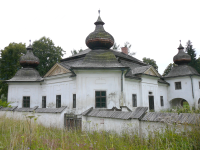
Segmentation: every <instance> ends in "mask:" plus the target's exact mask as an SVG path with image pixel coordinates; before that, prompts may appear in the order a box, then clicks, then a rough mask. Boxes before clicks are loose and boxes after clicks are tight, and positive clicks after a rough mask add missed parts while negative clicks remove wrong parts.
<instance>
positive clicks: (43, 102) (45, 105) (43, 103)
mask: <svg viewBox="0 0 200 150" xmlns="http://www.w3.org/2000/svg"><path fill="white" fill-rule="evenodd" d="M44 97H45V99H43V98H44ZM42 108H47V97H46V96H42Z"/></svg>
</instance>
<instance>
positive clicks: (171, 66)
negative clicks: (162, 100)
mask: <svg viewBox="0 0 200 150" xmlns="http://www.w3.org/2000/svg"><path fill="white" fill-rule="evenodd" d="M175 66H177V65H176V64H175V63H173V64H172V63H170V64H169V65H168V66H167V68H166V69H165V71H164V72H163V74H162V75H163V76H166V75H168V74H169V72H170V71H171V70H172V68H173V67H175Z"/></svg>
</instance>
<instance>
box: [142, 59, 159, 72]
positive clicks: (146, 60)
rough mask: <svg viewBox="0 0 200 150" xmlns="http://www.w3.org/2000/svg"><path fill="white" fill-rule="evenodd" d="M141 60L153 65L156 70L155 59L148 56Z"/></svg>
mask: <svg viewBox="0 0 200 150" xmlns="http://www.w3.org/2000/svg"><path fill="white" fill-rule="evenodd" d="M142 61H143V62H144V63H146V64H148V65H151V66H153V67H154V68H155V69H156V70H157V71H158V65H157V64H156V61H155V60H153V59H150V58H146V57H144V58H142Z"/></svg>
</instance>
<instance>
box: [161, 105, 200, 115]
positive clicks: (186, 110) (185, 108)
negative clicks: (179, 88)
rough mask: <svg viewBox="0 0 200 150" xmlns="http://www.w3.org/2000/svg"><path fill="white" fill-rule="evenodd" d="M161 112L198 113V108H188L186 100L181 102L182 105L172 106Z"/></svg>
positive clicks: (199, 110)
mask: <svg viewBox="0 0 200 150" xmlns="http://www.w3.org/2000/svg"><path fill="white" fill-rule="evenodd" d="M161 112H170V113H178V114H180V113H200V109H195V108H194V107H192V109H190V106H189V104H188V102H183V107H179V106H176V107H173V108H169V109H166V110H161Z"/></svg>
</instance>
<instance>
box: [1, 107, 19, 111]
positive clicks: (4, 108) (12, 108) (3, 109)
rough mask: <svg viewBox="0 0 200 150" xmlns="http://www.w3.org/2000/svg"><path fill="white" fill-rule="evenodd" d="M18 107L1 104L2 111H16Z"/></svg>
mask: <svg viewBox="0 0 200 150" xmlns="http://www.w3.org/2000/svg"><path fill="white" fill-rule="evenodd" d="M16 108H17V106H14V107H2V106H0V111H14V110H15V109H16Z"/></svg>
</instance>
